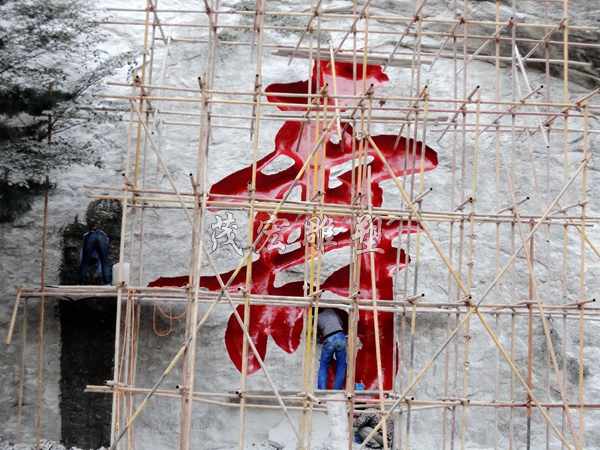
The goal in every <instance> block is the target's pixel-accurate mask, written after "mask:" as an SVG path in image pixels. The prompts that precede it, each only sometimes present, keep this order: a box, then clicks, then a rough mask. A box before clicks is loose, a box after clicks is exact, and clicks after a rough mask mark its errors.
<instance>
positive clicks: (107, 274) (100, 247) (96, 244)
mask: <svg viewBox="0 0 600 450" xmlns="http://www.w3.org/2000/svg"><path fill="white" fill-rule="evenodd" d="M94 251H95V252H96V253H97V254H98V263H99V264H100V265H101V266H102V283H103V284H110V283H111V282H112V273H111V267H110V262H109V261H108V236H107V235H106V233H105V232H104V231H102V230H94V231H88V232H87V233H85V234H84V235H83V249H82V250H81V266H79V284H82V285H83V284H86V283H85V281H86V278H87V273H88V267H89V266H90V260H91V259H92V253H94Z"/></svg>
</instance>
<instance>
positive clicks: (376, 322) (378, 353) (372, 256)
mask: <svg viewBox="0 0 600 450" xmlns="http://www.w3.org/2000/svg"><path fill="white" fill-rule="evenodd" d="M367 170H368V173H367V189H368V191H367V192H368V195H369V197H368V202H369V203H368V207H369V215H370V216H371V218H372V213H373V204H372V199H371V167H368V169H367ZM373 232H374V226H373V224H371V226H370V228H369V244H368V251H369V260H370V265H371V267H370V269H371V295H372V297H373V326H374V328H375V355H376V358H377V381H378V384H379V408H380V410H381V414H385V413H386V409H385V397H384V395H383V369H382V365H381V342H380V336H381V335H380V334H379V314H378V312H377V280H376V278H375V252H374V251H373V248H372V245H373V243H374V242H375V236H374V235H373ZM385 419H386V417H385V416H384V420H383V425H382V427H381V430H382V435H383V448H384V450H388V445H389V443H388V440H387V423H386V422H387V420H385Z"/></svg>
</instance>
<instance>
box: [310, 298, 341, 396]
mask: <svg viewBox="0 0 600 450" xmlns="http://www.w3.org/2000/svg"><path fill="white" fill-rule="evenodd" d="M317 328H318V331H319V335H320V336H321V342H322V344H323V346H322V348H321V360H320V365H319V377H318V383H317V387H318V388H319V389H326V384H327V370H328V369H329V364H331V360H332V358H333V355H334V354H335V359H336V361H337V370H336V373H335V381H334V383H333V389H336V390H339V389H342V387H343V386H344V380H345V378H346V350H347V347H348V342H347V341H346V335H345V334H344V328H343V326H342V320H341V319H340V316H338V314H337V313H336V312H335V311H334V310H333V309H325V310H323V311H320V312H319V315H318V320H317Z"/></svg>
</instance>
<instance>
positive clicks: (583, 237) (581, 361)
mask: <svg viewBox="0 0 600 450" xmlns="http://www.w3.org/2000/svg"><path fill="white" fill-rule="evenodd" d="M565 32H566V30H565ZM588 126H589V102H588V101H587V100H586V101H585V105H584V108H583V157H584V158H587V156H588ZM581 178H582V179H581V201H582V206H581V231H580V235H581V245H580V250H579V252H580V258H581V262H580V269H579V270H580V272H579V300H580V301H582V300H584V298H585V241H586V230H585V224H586V209H587V205H586V201H587V167H586V168H584V169H583V172H582V173H581ZM584 307H585V306H584V305H583V304H581V305H580V306H579V380H578V381H579V447H580V448H585V447H584V440H583V438H584V431H585V427H584V417H583V414H584V407H583V398H584V397H583V376H584V370H585V365H584V356H583V347H584V344H585V322H584V316H583V312H584Z"/></svg>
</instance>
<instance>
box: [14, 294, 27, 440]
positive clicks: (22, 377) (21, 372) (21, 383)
mask: <svg viewBox="0 0 600 450" xmlns="http://www.w3.org/2000/svg"><path fill="white" fill-rule="evenodd" d="M28 300H29V299H28V298H27V297H25V300H24V302H23V331H22V336H21V365H20V369H19V399H18V401H17V429H16V431H15V442H16V443H17V444H20V443H21V418H22V413H23V387H24V385H25V344H26V343H27V302H28Z"/></svg>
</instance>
